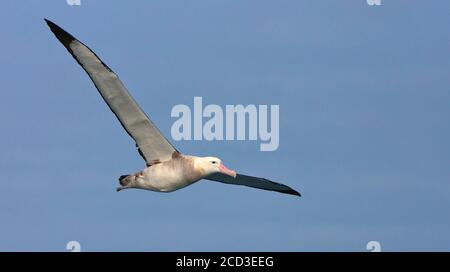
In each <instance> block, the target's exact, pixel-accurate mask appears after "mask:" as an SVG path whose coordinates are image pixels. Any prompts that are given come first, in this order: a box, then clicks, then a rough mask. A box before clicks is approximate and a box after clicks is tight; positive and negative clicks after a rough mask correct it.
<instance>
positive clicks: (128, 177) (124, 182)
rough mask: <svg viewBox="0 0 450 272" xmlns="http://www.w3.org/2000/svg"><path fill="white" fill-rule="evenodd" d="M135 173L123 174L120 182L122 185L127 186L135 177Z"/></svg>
mask: <svg viewBox="0 0 450 272" xmlns="http://www.w3.org/2000/svg"><path fill="white" fill-rule="evenodd" d="M134 178H135V177H134V175H122V176H120V177H119V183H120V185H122V186H127V185H128V184H130V182H131V181H132V180H133V179H134Z"/></svg>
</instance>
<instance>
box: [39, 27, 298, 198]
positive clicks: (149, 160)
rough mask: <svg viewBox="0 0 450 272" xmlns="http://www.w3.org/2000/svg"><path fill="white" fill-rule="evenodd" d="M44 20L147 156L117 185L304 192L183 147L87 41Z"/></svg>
mask: <svg viewBox="0 0 450 272" xmlns="http://www.w3.org/2000/svg"><path fill="white" fill-rule="evenodd" d="M45 22H46V23H47V25H48V26H49V27H50V30H51V31H52V32H53V34H54V35H55V36H56V38H57V39H58V40H59V41H60V42H61V43H62V44H63V45H64V47H65V48H66V49H67V50H68V51H69V53H70V54H71V55H72V56H73V57H74V58H75V60H76V61H77V62H78V64H80V66H81V67H82V68H83V69H84V70H85V71H86V73H87V74H88V76H89V77H90V78H91V80H92V82H93V83H94V85H95V87H96V88H97V90H98V92H99V93H100V95H101V96H102V98H103V100H104V101H105V102H106V104H107V105H108V107H109V108H110V109H111V111H112V112H113V113H114V114H115V116H116V117H117V119H118V120H119V122H120V123H121V124H122V126H123V128H124V129H125V131H126V132H127V133H128V134H129V135H130V136H131V138H133V140H134V141H135V143H136V147H137V150H138V152H139V154H140V155H141V156H142V158H143V159H144V160H145V162H146V167H145V169H143V170H142V171H139V172H137V173H134V174H129V175H122V176H120V178H119V184H120V186H119V187H117V191H121V190H124V189H129V188H135V189H145V190H150V191H155V192H173V191H176V190H178V189H181V188H184V187H186V186H189V185H191V184H193V183H195V182H197V181H199V180H201V179H207V180H211V181H218V182H222V183H227V184H235V185H244V186H248V187H253V188H258V189H263V190H269V191H276V192H280V193H285V194H290V195H295V196H300V193H299V192H297V191H295V190H294V189H292V188H290V187H289V186H286V185H284V184H280V183H277V182H273V181H271V180H268V179H265V178H258V177H253V176H247V175H242V174H237V173H236V172H235V171H233V170H230V169H228V168H227V167H226V166H225V165H224V164H223V163H222V161H221V160H220V159H219V158H217V157H197V156H188V155H184V154H182V153H180V152H179V151H178V150H177V149H176V148H175V147H174V146H173V145H172V144H171V143H170V142H169V141H168V140H167V139H166V138H165V137H164V135H163V134H162V133H161V131H160V130H159V129H158V128H157V127H156V126H155V124H153V122H152V121H151V120H150V119H149V118H148V117H147V115H146V114H145V113H144V111H143V110H142V109H141V108H140V107H139V105H138V104H137V103H136V101H135V100H134V99H133V97H132V96H131V95H130V93H129V92H128V90H127V89H126V88H125V86H124V85H123V83H122V82H121V81H120V79H119V77H118V76H117V75H116V74H115V73H114V72H113V71H112V70H111V69H110V68H109V67H108V66H107V65H106V64H105V63H104V62H103V61H102V60H101V59H100V58H99V57H98V56H97V55H96V54H95V53H94V52H93V51H92V50H91V49H89V47H87V46H86V45H85V44H83V43H82V42H80V41H79V40H77V39H76V38H75V37H74V36H72V35H71V34H69V33H68V32H66V31H65V30H64V29H62V28H61V27H59V26H57V25H56V24H55V23H53V22H51V21H50V20H48V19H45Z"/></svg>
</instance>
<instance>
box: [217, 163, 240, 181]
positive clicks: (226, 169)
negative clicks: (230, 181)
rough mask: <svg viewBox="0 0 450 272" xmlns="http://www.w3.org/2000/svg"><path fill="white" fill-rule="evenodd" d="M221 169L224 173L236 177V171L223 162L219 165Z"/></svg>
mask: <svg viewBox="0 0 450 272" xmlns="http://www.w3.org/2000/svg"><path fill="white" fill-rule="evenodd" d="M219 170H220V172H221V173H224V174H225V175H228V176H231V177H233V178H236V172H235V171H233V170H230V169H228V168H227V167H226V166H225V165H223V164H222V163H221V164H220V166H219Z"/></svg>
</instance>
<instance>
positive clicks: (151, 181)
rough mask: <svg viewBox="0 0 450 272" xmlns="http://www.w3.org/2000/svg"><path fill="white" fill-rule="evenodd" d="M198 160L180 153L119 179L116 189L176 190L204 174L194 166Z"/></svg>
mask: <svg viewBox="0 0 450 272" xmlns="http://www.w3.org/2000/svg"><path fill="white" fill-rule="evenodd" d="M198 160H199V158H198V157H193V156H183V155H181V154H180V155H178V156H175V157H174V158H172V159H171V160H168V161H165V162H161V163H157V164H154V165H151V166H149V167H146V168H145V169H144V170H142V171H141V172H138V173H136V174H133V175H130V176H127V177H125V179H127V178H128V180H121V185H122V187H119V188H118V189H119V190H122V189H125V188H136V187H137V188H140V189H146V190H150V191H155V192H173V191H176V190H178V189H181V188H184V187H186V186H188V185H191V184H192V183H194V182H196V181H198V180H200V179H202V178H203V177H204V176H205V175H204V174H203V173H202V171H201V170H200V169H198V168H197V167H196V165H198ZM122 181H123V182H122ZM127 181H128V182H129V183H127ZM122 183H123V184H122ZM130 183H131V184H130ZM128 186H132V187H128Z"/></svg>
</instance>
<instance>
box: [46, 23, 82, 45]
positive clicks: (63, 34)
mask: <svg viewBox="0 0 450 272" xmlns="http://www.w3.org/2000/svg"><path fill="white" fill-rule="evenodd" d="M44 20H45V22H46V23H47V25H48V27H50V30H51V31H52V32H53V34H55V36H56V38H58V40H59V41H60V42H61V43H62V44H63V45H64V46H65V47H66V48H67V49H70V48H69V44H70V43H71V42H72V41H74V40H76V39H75V37H74V36H72V35H71V34H70V33H68V32H67V31H65V30H64V29H62V28H61V27H59V26H58V25H56V24H55V23H53V22H52V21H50V20H48V19H45V18H44Z"/></svg>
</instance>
